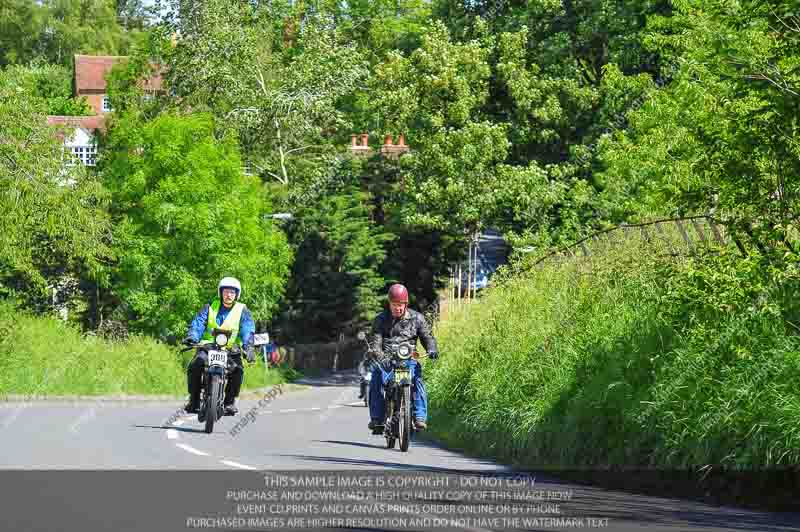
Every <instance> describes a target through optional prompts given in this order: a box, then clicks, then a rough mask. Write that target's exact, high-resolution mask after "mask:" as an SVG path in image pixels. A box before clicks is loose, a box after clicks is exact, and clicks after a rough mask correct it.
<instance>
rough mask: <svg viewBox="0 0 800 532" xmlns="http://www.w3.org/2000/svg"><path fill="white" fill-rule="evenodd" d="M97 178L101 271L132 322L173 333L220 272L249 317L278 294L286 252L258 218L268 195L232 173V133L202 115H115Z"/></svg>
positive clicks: (236, 168) (235, 160) (270, 305)
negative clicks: (112, 230)
mask: <svg viewBox="0 0 800 532" xmlns="http://www.w3.org/2000/svg"><path fill="white" fill-rule="evenodd" d="M108 153H109V155H108V158H107V160H106V161H105V162H104V169H103V171H104V176H105V180H106V182H107V184H108V187H109V189H110V190H111V192H112V194H113V198H114V204H113V209H112V213H113V215H114V219H115V221H116V223H117V236H116V239H115V242H114V249H115V252H116V256H117V261H116V263H115V265H114V266H113V268H112V269H111V275H112V278H113V281H114V282H113V286H114V290H115V292H116V293H117V294H118V295H119V297H120V298H121V300H122V301H123V302H124V304H125V305H126V307H127V310H128V312H129V317H130V319H131V324H132V326H133V327H134V328H136V329H140V330H143V331H147V332H150V333H153V334H156V335H158V336H161V337H170V336H176V335H181V334H183V333H184V332H185V328H186V324H187V322H188V320H190V319H191V317H192V316H193V315H194V313H195V312H197V311H198V310H199V308H200V307H201V306H202V305H203V304H204V303H205V302H207V301H208V300H210V298H211V297H212V296H213V295H214V293H215V290H216V286H217V282H218V281H219V279H220V278H221V277H223V276H226V275H232V276H236V277H238V278H239V279H240V280H241V282H242V289H243V293H242V297H243V300H244V301H245V302H246V303H247V305H248V307H249V308H250V309H251V311H252V312H253V317H254V319H256V320H267V319H269V317H270V315H271V314H272V312H273V311H274V310H275V308H276V305H277V302H278V300H279V299H280V297H281V296H282V294H283V290H284V284H285V282H286V278H287V276H288V273H289V267H290V263H291V251H290V249H289V247H288V245H287V243H286V239H285V237H284V235H283V233H282V232H280V231H279V230H276V229H275V228H273V227H272V224H271V221H270V220H269V218H268V217H267V215H268V214H269V208H270V205H269V198H268V197H266V195H265V194H264V191H263V189H262V187H261V184H260V183H259V182H258V180H257V179H255V178H252V177H248V176H245V175H243V174H242V172H241V159H240V157H239V154H238V148H237V145H236V142H235V140H233V139H231V138H230V137H226V138H223V139H222V140H216V139H215V137H214V123H213V119H212V118H211V117H210V116H208V115H203V114H196V115H193V116H189V117H186V116H176V115H172V114H165V115H161V116H159V117H158V118H156V119H155V120H153V121H152V122H149V123H141V122H139V121H138V120H136V119H135V118H133V117H130V116H126V115H123V116H122V117H120V118H119V120H118V121H117V122H116V123H115V125H114V126H113V128H112V130H111V133H110V138H109V150H108Z"/></svg>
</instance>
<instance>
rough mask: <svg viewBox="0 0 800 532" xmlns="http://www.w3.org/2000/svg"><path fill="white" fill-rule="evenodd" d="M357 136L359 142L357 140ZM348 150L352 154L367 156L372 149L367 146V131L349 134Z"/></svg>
mask: <svg viewBox="0 0 800 532" xmlns="http://www.w3.org/2000/svg"><path fill="white" fill-rule="evenodd" d="M359 137H360V138H361V143H359V142H358V139H359ZM350 151H351V152H352V154H353V155H365V156H369V155H370V154H371V152H372V150H371V149H370V147H369V133H361V135H356V134H352V135H350Z"/></svg>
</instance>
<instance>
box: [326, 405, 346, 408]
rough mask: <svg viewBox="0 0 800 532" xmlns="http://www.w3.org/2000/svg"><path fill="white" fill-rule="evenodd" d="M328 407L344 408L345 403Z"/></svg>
mask: <svg viewBox="0 0 800 532" xmlns="http://www.w3.org/2000/svg"><path fill="white" fill-rule="evenodd" d="M328 408H344V405H333V406H329V407H328Z"/></svg>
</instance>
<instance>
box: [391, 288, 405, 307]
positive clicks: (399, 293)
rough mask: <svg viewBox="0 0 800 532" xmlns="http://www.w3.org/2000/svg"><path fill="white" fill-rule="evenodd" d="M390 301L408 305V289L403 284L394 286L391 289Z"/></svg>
mask: <svg viewBox="0 0 800 532" xmlns="http://www.w3.org/2000/svg"><path fill="white" fill-rule="evenodd" d="M389 301H390V302H392V303H405V304H408V289H406V287H405V286H403V285H401V284H393V285H392V286H391V287H390V288H389Z"/></svg>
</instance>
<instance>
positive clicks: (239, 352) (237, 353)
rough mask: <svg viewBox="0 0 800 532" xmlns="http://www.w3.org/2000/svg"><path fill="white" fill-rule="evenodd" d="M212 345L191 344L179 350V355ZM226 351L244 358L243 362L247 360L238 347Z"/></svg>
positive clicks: (243, 351)
mask: <svg viewBox="0 0 800 532" xmlns="http://www.w3.org/2000/svg"><path fill="white" fill-rule="evenodd" d="M213 345H214V344H192V345H190V346H186V347H184V348H183V349H181V350H180V352H181V353H186V352H187V351H191V350H192V349H197V348H198V347H206V346H213ZM226 349H227V348H226ZM227 350H228V352H229V353H230V354H231V356H244V357H245V360H247V352H246V351H245V350H244V349H242V348H240V347H239V346H234V347H232V348H230V349H227ZM255 360H258V357H256V359H255ZM255 360H254V361H253V362H252V364H255ZM248 364H251V362H249V361H248Z"/></svg>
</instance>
